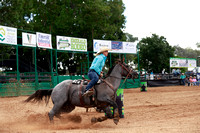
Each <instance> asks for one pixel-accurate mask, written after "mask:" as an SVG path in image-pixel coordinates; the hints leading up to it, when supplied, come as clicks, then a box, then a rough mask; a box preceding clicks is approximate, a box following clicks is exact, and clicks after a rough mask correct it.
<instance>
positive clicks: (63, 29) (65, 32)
mask: <svg viewBox="0 0 200 133" xmlns="http://www.w3.org/2000/svg"><path fill="white" fill-rule="evenodd" d="M124 10H125V7H124V4H123V2H122V0H109V1H108V0H73V1H72V0H3V1H1V2H0V12H1V14H0V25H4V26H10V27H15V28H18V29H23V30H29V31H37V32H43V33H50V34H52V44H53V47H54V48H56V37H55V36H56V35H61V36H69V37H78V38H86V39H87V41H88V50H89V51H92V50H93V48H92V41H93V39H105V40H119V41H124V40H126V36H125V34H124V33H123V31H122V29H123V28H124V27H125V16H124V15H123V12H124ZM18 36H21V32H18ZM20 43H21V42H19V41H18V44H20ZM0 50H1V51H2V50H3V49H0ZM23 52H27V53H29V51H26V50H23ZM37 52H38V51H37ZM24 55H27V54H26V53H25V54H24ZM37 55H39V56H37V58H38V65H40V66H41V67H45V66H46V68H47V69H46V71H49V66H50V65H49V63H50V57H49V53H48V52H46V51H45V50H41V51H39V53H37ZM64 55H65V56H62V55H60V56H58V58H59V60H62V61H64V62H63V64H62V65H63V68H67V67H68V68H69V65H70V64H68V63H69V58H68V53H65V54H64ZM70 56H71V55H70ZM70 56H69V57H70ZM23 58H24V59H26V58H28V59H29V58H30V56H23ZM32 58H33V57H32ZM54 58H55V57H54ZM28 59H27V60H28ZM91 59H92V58H90V61H91ZM86 61H87V58H82V59H80V58H77V62H86ZM77 65H78V64H77V63H76V64H75V66H74V67H77ZM79 65H80V64H79ZM64 73H65V72H64V71H62V74H64Z"/></svg>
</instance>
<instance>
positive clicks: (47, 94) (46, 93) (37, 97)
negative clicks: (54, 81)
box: [25, 89, 52, 104]
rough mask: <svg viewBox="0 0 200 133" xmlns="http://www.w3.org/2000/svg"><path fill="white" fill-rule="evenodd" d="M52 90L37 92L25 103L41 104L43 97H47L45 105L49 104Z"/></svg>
mask: <svg viewBox="0 0 200 133" xmlns="http://www.w3.org/2000/svg"><path fill="white" fill-rule="evenodd" d="M51 92H52V89H48V90H47V89H46V90H37V91H36V92H35V93H33V94H32V95H30V96H29V97H28V98H27V99H26V100H25V102H31V101H32V102H41V101H42V100H43V97H45V103H46V104H48V103H49V98H50V96H51Z"/></svg>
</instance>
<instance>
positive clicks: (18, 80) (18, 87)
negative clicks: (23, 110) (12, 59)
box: [16, 45, 20, 96]
mask: <svg viewBox="0 0 200 133" xmlns="http://www.w3.org/2000/svg"><path fill="white" fill-rule="evenodd" d="M16 65H17V88H16V94H17V96H19V92H20V90H19V89H20V73H19V54H18V45H16Z"/></svg>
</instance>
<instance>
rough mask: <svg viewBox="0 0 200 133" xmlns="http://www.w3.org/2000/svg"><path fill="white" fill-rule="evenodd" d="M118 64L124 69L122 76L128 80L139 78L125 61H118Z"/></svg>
mask: <svg viewBox="0 0 200 133" xmlns="http://www.w3.org/2000/svg"><path fill="white" fill-rule="evenodd" d="M118 64H119V65H120V66H121V67H122V71H121V75H122V76H125V77H126V78H132V79H136V78H138V73H137V72H135V71H133V69H132V68H131V67H130V66H129V65H128V64H126V63H125V62H123V61H118Z"/></svg>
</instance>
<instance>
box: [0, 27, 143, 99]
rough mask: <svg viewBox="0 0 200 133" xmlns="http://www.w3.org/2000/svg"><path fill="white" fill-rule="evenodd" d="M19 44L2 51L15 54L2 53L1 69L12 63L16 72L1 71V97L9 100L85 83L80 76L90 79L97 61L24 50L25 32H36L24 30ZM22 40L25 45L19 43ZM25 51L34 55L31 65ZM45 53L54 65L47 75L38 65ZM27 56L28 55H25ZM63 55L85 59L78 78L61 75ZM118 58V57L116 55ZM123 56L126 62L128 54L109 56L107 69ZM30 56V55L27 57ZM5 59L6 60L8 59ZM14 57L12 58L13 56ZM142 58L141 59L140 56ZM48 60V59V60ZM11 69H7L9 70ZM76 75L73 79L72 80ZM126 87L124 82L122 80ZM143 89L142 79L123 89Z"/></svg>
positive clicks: (51, 51) (87, 56) (56, 52)
mask: <svg viewBox="0 0 200 133" xmlns="http://www.w3.org/2000/svg"><path fill="white" fill-rule="evenodd" d="M17 31H18V32H17V34H18V36H17V44H16V45H13V44H5V43H1V44H0V48H2V49H4V48H6V47H9V49H11V51H12V52H10V53H9V52H8V51H3V50H2V51H0V68H3V65H5V64H6V62H7V63H9V65H11V66H12V67H13V68H14V69H13V70H9V71H3V70H1V71H0V97H6V96H20V95H30V94H32V93H34V92H35V91H36V90H38V89H51V88H53V87H55V86H56V85H57V84H58V83H60V82H62V81H63V80H67V79H72V80H73V79H82V77H81V76H77V75H85V77H86V78H87V76H86V75H87V71H88V69H89V66H90V64H91V61H92V59H93V57H92V55H93V53H94V52H93V51H86V52H81V51H63V50H57V49H53V48H52V49H41V48H38V47H29V46H23V45H22V42H21V41H22V36H21V33H22V32H27V33H33V34H35V33H36V32H33V31H26V30H20V29H17ZM19 40H21V41H19ZM23 50H26V51H28V55H31V57H30V59H29V60H28V61H25V60H24V58H23V56H22V55H20V52H21V53H23ZM41 50H43V51H42V52H46V55H47V58H48V59H49V61H50V64H49V66H44V67H48V68H49V69H48V70H47V71H44V70H43V68H42V67H43V66H41V65H39V63H40V62H42V61H38V58H37V57H38V56H41V55H40V52H41ZM5 53H6V54H8V55H11V54H12V58H9V59H6V57H5V56H4V55H5ZM23 54H25V53H23ZM62 54H66V55H67V58H71V57H72V56H74V55H79V56H82V57H85V58H84V59H82V60H81V61H82V62H80V64H79V65H80V66H78V67H79V70H77V73H78V74H73V73H72V74H71V73H69V74H66V76H65V75H59V71H58V62H61V61H59V60H58V58H59V56H62ZM115 54H116V55H117V56H116V55H115ZM114 55H115V57H117V59H118V57H120V58H121V55H123V56H124V57H125V60H126V54H123V53H121V54H117V53H112V54H110V53H109V55H108V60H107V63H106V65H107V64H109V65H107V68H109V67H111V66H112V64H114V61H115V59H116V58H114ZM25 56H26V55H25ZM4 57H5V58H4ZM10 57H11V56H10ZM138 57H139V55H138ZM44 58H45V57H44ZM6 67H7V66H6ZM68 75H73V76H68ZM122 83H123V80H122ZM139 86H140V79H136V80H135V83H134V82H133V81H132V80H129V79H128V80H127V81H126V82H125V83H124V84H123V86H121V88H138V87H139Z"/></svg>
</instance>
